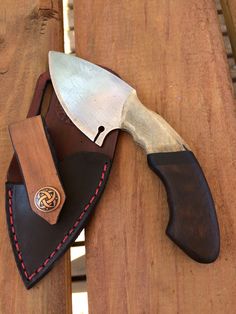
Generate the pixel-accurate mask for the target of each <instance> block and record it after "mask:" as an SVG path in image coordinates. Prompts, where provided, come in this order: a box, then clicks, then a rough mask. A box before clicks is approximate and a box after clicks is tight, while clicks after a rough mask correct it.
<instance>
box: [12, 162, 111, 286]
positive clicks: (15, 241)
mask: <svg viewBox="0 0 236 314" xmlns="http://www.w3.org/2000/svg"><path fill="white" fill-rule="evenodd" d="M107 169H108V167H107V163H105V164H104V166H103V171H102V174H101V178H100V181H99V183H98V187H97V188H96V190H95V193H94V195H93V196H92V197H91V199H90V201H89V202H88V204H87V205H86V206H85V207H84V209H83V211H82V213H81V214H80V216H79V218H78V219H77V220H76V222H75V223H74V225H73V227H72V228H71V229H70V230H69V231H68V232H67V234H66V235H65V237H64V239H63V240H62V241H61V242H60V243H59V244H58V245H57V247H56V249H55V250H54V251H53V252H52V253H51V254H50V256H49V257H47V258H46V260H45V261H44V262H43V264H42V265H40V266H39V267H38V268H37V270H35V271H34V272H33V273H32V274H31V275H29V274H28V273H27V271H26V267H25V264H24V262H23V259H22V256H21V251H20V247H19V243H18V241H17V237H16V233H15V227H14V219H13V209H12V196H13V192H12V190H10V189H9V190H8V197H9V199H8V205H9V213H10V226H11V232H12V234H13V238H14V245H15V248H16V251H17V253H18V254H17V256H18V258H19V260H20V261H21V267H22V269H23V271H24V274H25V277H26V278H27V279H28V280H29V281H30V280H31V279H32V278H33V277H34V276H35V275H36V274H38V273H39V272H40V271H41V270H42V269H43V268H44V267H45V266H46V265H47V263H48V262H49V261H50V259H51V258H53V257H54V255H55V254H56V252H58V251H59V250H60V248H61V247H62V245H63V244H64V243H65V242H66V240H67V239H68V238H69V237H70V236H71V234H72V233H73V231H74V230H75V228H76V227H77V226H78V224H79V223H80V221H81V219H82V218H83V216H84V215H85V213H86V211H87V210H88V208H89V207H90V205H91V204H92V203H93V201H94V200H95V198H96V196H97V194H98V192H99V189H100V187H101V185H102V182H103V181H104V175H105V173H106V171H107Z"/></svg>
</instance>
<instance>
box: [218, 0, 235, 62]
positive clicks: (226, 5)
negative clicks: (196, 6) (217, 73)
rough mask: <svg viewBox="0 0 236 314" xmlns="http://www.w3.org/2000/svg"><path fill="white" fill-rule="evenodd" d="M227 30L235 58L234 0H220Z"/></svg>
mask: <svg viewBox="0 0 236 314" xmlns="http://www.w3.org/2000/svg"><path fill="white" fill-rule="evenodd" d="M220 2H221V6H222V10H223V14H224V19H225V23H226V26H227V31H228V34H229V38H230V43H231V46H232V51H233V55H234V58H236V2H235V1H234V0H220Z"/></svg>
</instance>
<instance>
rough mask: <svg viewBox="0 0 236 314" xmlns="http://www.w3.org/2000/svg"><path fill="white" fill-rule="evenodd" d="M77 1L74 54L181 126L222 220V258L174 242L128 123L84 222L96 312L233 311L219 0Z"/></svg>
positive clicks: (235, 173)
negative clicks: (210, 258) (204, 260)
mask: <svg viewBox="0 0 236 314" xmlns="http://www.w3.org/2000/svg"><path fill="white" fill-rule="evenodd" d="M74 8H75V30H76V51H77V54H78V55H79V56H80V57H82V58H86V59H89V60H91V61H92V62H95V63H98V64H100V65H104V66H107V67H108V68H111V69H113V70H114V71H116V72H117V73H119V75H120V76H121V77H122V78H123V79H125V80H126V81H127V82H129V83H130V84H131V85H133V86H134V87H135V88H136V89H137V91H138V95H139V98H140V100H141V101H142V102H143V103H144V104H145V105H146V106H148V107H149V108H150V109H152V110H155V111H157V112H159V113H160V114H161V115H162V116H163V117H164V118H165V119H166V120H167V121H168V122H169V123H170V124H171V125H172V126H173V127H175V129H176V130H177V131H178V132H179V133H180V134H181V135H182V136H183V138H184V139H185V140H186V142H187V143H188V144H189V145H190V147H191V148H192V149H193V151H194V152H195V154H196V156H197V157H198V159H199V161H200V163H201V165H202V167H203V169H204V171H205V174H206V177H207V179H208V182H209V184H210V186H211V189H212V193H213V197H214V199H215V202H216V207H217V211H218V218H219V223H220V229H221V254H220V257H219V259H218V260H217V261H216V262H215V263H214V264H210V265H203V264H198V263H196V262H194V261H192V260H190V259H189V258H188V257H187V256H186V255H185V254H184V253H183V252H182V251H181V250H180V249H178V248H177V247H176V246H175V245H174V244H173V243H172V242H171V241H170V240H169V239H168V238H167V237H166V236H165V232H164V230H165V228H166V225H167V221H168V208H167V201H166V194H165V191H164V188H163V185H162V184H161V182H160V180H159V179H158V178H157V177H156V176H155V175H154V174H153V173H152V172H151V171H150V170H149V169H148V166H147V164H146V156H145V154H144V153H143V151H142V150H141V149H139V148H137V146H136V145H135V144H134V143H133V141H132V139H131V137H130V136H129V135H127V134H121V136H120V139H119V143H118V147H117V152H116V158H115V161H114V165H113V169H112V171H111V176H110V180H109V183H108V185H107V188H106V191H105V193H104V195H103V198H102V199H101V202H100V204H99V206H98V207H97V209H96V213H95V216H94V217H93V219H92V221H91V223H90V224H89V226H88V228H87V234H86V253H87V263H86V269H87V278H88V298H89V308H90V313H92V314H93V313H112V314H116V313H117V314H118V313H135V314H137V313H162V314H165V313H168V314H169V313H170V314H172V313H181V314H182V313H186V314H189V313H191V314H192V313H193V314H195V313H196V314H198V313H199V314H200V313H201V314H208V313H217V314H221V313H227V312H228V313H234V312H235V309H236V281H235V274H236V273H235V259H236V233H235V228H236V215H235V207H236V198H235V191H234V187H235V185H236V168H235V156H236V140H235V139H236V116H235V101H234V97H233V88H232V82H231V78H230V75H229V68H228V64H227V60H226V56H225V50H224V45H223V40H222V35H221V33H220V28H219V22H218V17H217V12H216V10H215V3H214V2H213V1H204V0H193V1H181V0H176V1H163V0H155V1H154V0H152V1H147V0H145V1H138V0H134V1H127V0H120V1H108V0H93V1H92V0H80V1H76V2H75V3H74ZM157 136H158V135H157Z"/></svg>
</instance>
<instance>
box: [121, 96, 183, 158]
mask: <svg viewBox="0 0 236 314" xmlns="http://www.w3.org/2000/svg"><path fill="white" fill-rule="evenodd" d="M121 128H122V129H123V130H125V131H127V132H129V133H130V134H131V135H132V136H133V138H134V140H135V142H136V143H137V144H139V145H140V146H141V147H143V149H144V150H145V151H146V153H147V154H151V153H157V152H175V151H184V150H186V148H188V145H187V144H186V143H185V142H184V140H183V139H182V138H181V137H180V135H179V134H178V133H177V132H176V131H175V130H174V129H173V128H172V127H171V126H170V125H169V124H168V123H167V122H166V121H165V120H164V119H163V118H162V117H161V116H160V115H159V114H157V113H155V112H153V111H151V110H148V109H147V108H146V107H145V106H143V104H142V103H141V102H140V100H139V99H138V97H137V95H136V93H135V92H134V93H133V94H131V95H130V96H129V98H128V99H127V101H126V103H125V105H124V109H123V113H122V122H121Z"/></svg>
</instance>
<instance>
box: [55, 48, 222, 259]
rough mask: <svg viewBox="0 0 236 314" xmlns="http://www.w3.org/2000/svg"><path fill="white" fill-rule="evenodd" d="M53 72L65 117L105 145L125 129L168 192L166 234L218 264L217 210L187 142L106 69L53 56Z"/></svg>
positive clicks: (191, 253)
mask: <svg viewBox="0 0 236 314" xmlns="http://www.w3.org/2000/svg"><path fill="white" fill-rule="evenodd" d="M49 70H50V75H51V79H52V83H53V86H54V89H55V92H56V94H57V97H58V99H59V101H60V103H61V105H62V107H63V108H64V110H65V112H66V114H67V115H68V117H69V118H70V119H71V121H72V122H73V123H74V124H75V125H76V126H77V127H78V128H79V129H80V130H81V131H82V132H83V133H84V134H85V135H86V136H87V137H88V138H90V139H91V140H92V141H94V142H95V143H96V144H97V145H99V146H102V145H103V142H104V140H105V138H106V136H107V134H108V133H110V132H111V131H112V130H115V129H122V130H124V131H127V132H129V133H130V134H131V135H132V136H133V138H134V140H135V142H136V143H137V144H139V145H140V146H141V147H143V148H144V150H145V151H146V154H147V161H148V165H149V167H150V168H151V169H152V170H153V171H154V172H155V173H156V174H157V175H158V176H159V177H160V179H161V180H162V181H163V183H164V185H165V188H166V191H167V200H168V204H169V209H170V217H169V222H168V225H167V229H166V233H167V235H168V236H169V237H170V238H171V239H172V240H173V241H174V242H175V243H176V244H177V245H178V246H179V247H180V248H181V249H182V250H183V251H184V252H185V253H187V254H188V255H189V256H190V257H191V258H193V259H194V260H196V261H198V262H201V263H210V262H213V261H214V260H215V259H216V258H217V257H218V255H219V249H220V235H219V226H218V221H217V216H216V211H215V205H214V201H213V198H212V194H211V191H210V188H209V186H208V183H207V181H206V178H205V176H204V173H203V171H202V169H201V167H200V165H199V163H198V161H197V159H196V157H195V155H194V154H193V152H192V151H191V149H190V148H189V146H188V145H187V143H186V142H185V141H184V140H183V139H182V137H181V136H180V135H179V134H178V133H177V132H176V131H175V130H174V129H173V128H172V127H171V126H170V125H169V124H168V123H167V122H166V121H165V120H164V119H163V118H162V117H161V116H160V115H158V114H157V113H155V112H153V111H151V110H149V109H147V108H146V107H145V106H144V105H143V104H142V103H141V102H140V100H139V99H138V97H137V93H136V91H135V89H134V88H132V87H131V86H129V85H128V84H127V83H126V82H124V81H123V80H121V79H120V78H118V77H117V76H115V75H113V74H112V73H110V72H108V71H106V70H105V69H103V68H101V67H99V66H97V65H95V64H93V63H90V62H88V61H86V60H83V59H81V58H78V57H76V56H71V55H66V54H63V53H59V52H55V51H51V52H49Z"/></svg>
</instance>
